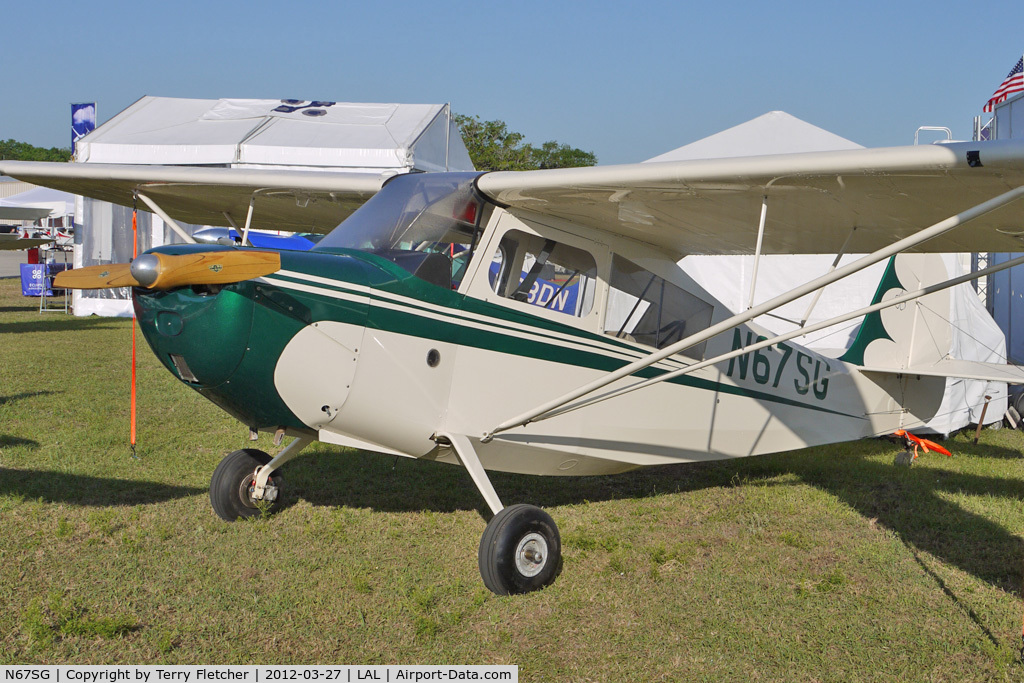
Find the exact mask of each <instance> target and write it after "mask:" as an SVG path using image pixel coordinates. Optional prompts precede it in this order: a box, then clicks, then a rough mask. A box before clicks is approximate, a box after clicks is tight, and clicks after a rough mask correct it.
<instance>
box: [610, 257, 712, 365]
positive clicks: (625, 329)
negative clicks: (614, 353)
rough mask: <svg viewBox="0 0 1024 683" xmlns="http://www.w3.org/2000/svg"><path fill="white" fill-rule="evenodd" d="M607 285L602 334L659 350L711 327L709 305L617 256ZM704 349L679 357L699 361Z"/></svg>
mask: <svg viewBox="0 0 1024 683" xmlns="http://www.w3.org/2000/svg"><path fill="white" fill-rule="evenodd" d="M609 284H610V288H609V293H608V311H607V314H606V316H605V333H606V334H610V335H612V336H615V337H618V338H620V339H628V340H630V341H636V342H639V343H641V344H646V345H647V346H653V347H654V348H657V349H662V348H665V347H666V346H669V345H670V344H674V343H676V342H677V341H680V340H681V339H684V338H685V337H688V336H689V335H691V334H694V333H695V332H699V331H701V330H703V329H705V328H707V327H708V326H709V325H711V314H712V312H713V311H714V307H713V306H712V305H711V304H709V303H707V302H706V301H704V300H703V299H701V298H699V297H697V296H695V295H693V294H690V293H689V292H687V291H686V290H684V289H681V288H680V287H677V286H676V285H674V284H672V283H671V282H668V281H667V280H665V279H663V278H661V277H659V276H658V275H655V274H654V273H652V272H650V271H648V270H646V269H645V268H643V267H641V266H638V265H636V264H635V263H633V262H632V261H629V260H627V259H624V258H622V257H621V256H618V255H613V257H612V273H611V281H610V282H609ZM704 346H705V344H704V343H701V344H699V345H697V346H694V347H692V348H689V349H686V350H685V351H683V352H682V354H683V355H684V356H689V357H690V358H694V359H697V360H700V359H702V358H703V357H704Z"/></svg>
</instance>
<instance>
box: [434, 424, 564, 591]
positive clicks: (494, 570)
mask: <svg viewBox="0 0 1024 683" xmlns="http://www.w3.org/2000/svg"><path fill="white" fill-rule="evenodd" d="M438 436H439V437H442V438H444V439H447V440H448V441H449V442H450V443H451V445H452V448H454V449H455V454H456V455H457V456H458V458H459V461H460V462H461V463H462V465H463V466H464V467H465V468H466V469H467V470H468V471H469V475H470V477H472V478H473V482H474V483H475V484H476V486H477V488H478V489H479V490H480V494H481V495H483V497H484V500H485V501H487V505H488V506H489V507H490V508H491V511H492V512H493V513H494V517H493V518H492V519H491V521H490V522H489V523H488V524H487V528H486V529H485V530H484V535H483V538H481V539H480V550H479V553H478V555H477V559H478V562H479V566H480V576H481V578H483V581H484V585H485V586H487V588H488V589H489V590H490V591H491V592H493V593H496V594H498V595H512V594H518V593H529V592H530V591H535V590H540V589H541V588H544V587H545V586H549V585H551V584H552V583H554V581H555V578H556V577H557V576H558V572H559V570H560V569H561V565H562V540H561V537H560V536H559V534H558V526H557V525H556V524H555V521H554V520H553V519H551V515H549V514H548V513H546V512H544V511H543V510H541V509H540V508H538V507H535V506H533V505H513V506H511V507H507V508H506V507H503V506H502V504H501V500H500V499H499V498H498V494H497V493H496V492H495V490H494V487H493V486H492V485H491V481H490V479H489V478H488V477H487V472H486V471H485V470H484V468H483V465H481V464H480V458H479V457H478V456H477V454H476V450H475V449H474V448H473V444H472V442H470V440H469V439H468V438H467V437H466V436H464V435H462V434H438Z"/></svg>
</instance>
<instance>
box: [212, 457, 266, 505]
mask: <svg viewBox="0 0 1024 683" xmlns="http://www.w3.org/2000/svg"><path fill="white" fill-rule="evenodd" d="M270 460H271V457H270V456H269V455H267V454H266V453H264V452H263V451H259V450H256V449H255V448H245V449H242V450H240V451H235V452H234V453H230V454H228V455H227V456H225V457H224V459H223V460H221V461H220V464H219V465H217V469H216V470H214V471H213V477H212V478H211V479H210V505H211V506H213V511H214V512H215V513H217V516H218V517H220V518H221V519H223V520H225V521H228V522H233V521H235V520H236V519H238V518H239V517H253V516H255V515H258V514H260V509H259V508H258V507H257V505H256V501H254V500H253V499H252V496H251V495H250V491H251V489H252V485H253V482H254V478H255V472H256V468H258V467H262V466H263V465H266V464H267V463H268V462H270ZM276 479H277V478H276V477H275V478H273V479H271V480H269V481H268V483H271V482H272V483H275V484H278V483H279V482H277V481H276Z"/></svg>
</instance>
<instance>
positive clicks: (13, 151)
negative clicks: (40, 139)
mask: <svg viewBox="0 0 1024 683" xmlns="http://www.w3.org/2000/svg"><path fill="white" fill-rule="evenodd" d="M0 159H9V160H13V161H70V160H71V148H70V147H50V148H49V149H47V148H45V147H36V146H35V145H30V144H28V143H27V142H18V141H17V140H0Z"/></svg>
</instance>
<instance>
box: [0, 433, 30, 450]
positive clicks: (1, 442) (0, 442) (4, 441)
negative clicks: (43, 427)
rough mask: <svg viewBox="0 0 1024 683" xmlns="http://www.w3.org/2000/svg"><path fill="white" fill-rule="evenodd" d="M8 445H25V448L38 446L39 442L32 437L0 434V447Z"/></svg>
mask: <svg viewBox="0 0 1024 683" xmlns="http://www.w3.org/2000/svg"><path fill="white" fill-rule="evenodd" d="M8 446H25V447H26V448H39V442H38V441H33V440H32V439H23V438H21V437H20V436H11V435H9V434H0V448H7V447H8Z"/></svg>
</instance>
